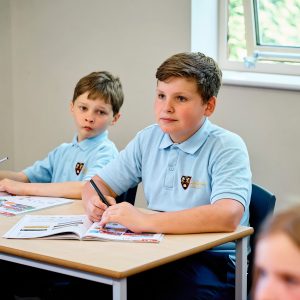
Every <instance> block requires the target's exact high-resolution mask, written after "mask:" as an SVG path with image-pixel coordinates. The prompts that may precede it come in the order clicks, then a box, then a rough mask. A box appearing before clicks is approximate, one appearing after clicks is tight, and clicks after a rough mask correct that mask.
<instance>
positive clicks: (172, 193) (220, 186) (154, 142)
mask: <svg viewBox="0 0 300 300" xmlns="http://www.w3.org/2000/svg"><path fill="white" fill-rule="evenodd" d="M97 174H98V175H99V176H100V177H101V178H102V179H103V180H104V181H105V182H106V183H107V184H108V185H109V186H110V187H111V188H112V189H113V190H114V191H115V192H116V193H117V194H121V193H123V192H125V191H127V190H128V188H130V187H132V186H135V185H136V184H138V183H139V182H141V181H142V182H143V189H144V193H145V198H146V201H147V204H148V208H149V209H153V210H158V211H177V210H182V209H187V208H191V207H196V206H199V205H205V204H210V203H214V202H215V201H217V200H219V199H222V198H230V199H235V200H236V201H239V202H240V203H241V204H242V205H243V206H244V208H245V212H244V215H243V218H242V220H241V224H242V225H248V224H249V209H248V208H249V201H250V195H251V170H250V162H249V156H248V152H247V148H246V145H245V143H244V142H243V140H242V139H241V138H240V137H239V136H238V135H236V134H234V133H232V132H230V131H228V130H225V129H223V128H221V127H219V126H216V125H214V124H212V123H211V122H210V121H209V120H208V119H206V120H205V122H204V123H203V125H202V127H201V128H200V129H199V130H198V131H197V132H196V133H195V134H194V135H193V136H192V137H190V138H189V139H188V140H186V141H184V142H183V143H180V144H176V143H173V142H172V140H171V139H170V137H169V135H168V134H165V133H164V132H163V131H162V130H161V129H160V127H159V126H158V125H151V126H149V127H147V128H145V129H143V130H142V131H140V132H139V133H138V134H137V135H136V137H135V138H134V139H133V140H132V141H131V142H130V143H129V144H128V145H127V147H126V148H125V149H124V150H123V151H121V152H120V155H119V156H118V157H117V158H116V159H115V160H113V161H112V162H111V163H109V164H108V165H106V166H105V167H104V168H103V169H101V170H99V171H98V172H97Z"/></svg>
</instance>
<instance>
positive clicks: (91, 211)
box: [82, 182, 116, 222]
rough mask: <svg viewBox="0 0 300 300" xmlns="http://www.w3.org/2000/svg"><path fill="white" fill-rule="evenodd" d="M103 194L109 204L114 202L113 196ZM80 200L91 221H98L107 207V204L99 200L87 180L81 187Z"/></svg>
mask: <svg viewBox="0 0 300 300" xmlns="http://www.w3.org/2000/svg"><path fill="white" fill-rule="evenodd" d="M104 196H105V198H106V200H107V201H108V202H109V203H110V204H111V205H114V204H115V203H116V200H115V199H114V198H113V197H110V196H106V195H104ZM82 200H83V205H84V209H85V213H86V214H87V216H88V218H89V219H90V220H91V221H92V222H99V221H100V219H101V217H102V214H103V213H104V211H105V210H106V209H107V206H106V204H104V203H103V202H102V201H101V199H100V198H99V196H98V195H97V193H96V191H95V190H94V189H93V188H92V186H91V184H90V183H89V182H87V183H86V184H85V186H84V188H83V192H82Z"/></svg>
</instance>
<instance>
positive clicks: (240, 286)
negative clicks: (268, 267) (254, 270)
mask: <svg viewBox="0 0 300 300" xmlns="http://www.w3.org/2000/svg"><path fill="white" fill-rule="evenodd" d="M235 268H236V269H235V299H236V300H246V299H247V237H244V238H241V239H239V240H237V242H236V266H235Z"/></svg>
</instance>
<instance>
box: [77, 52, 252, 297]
mask: <svg viewBox="0 0 300 300" xmlns="http://www.w3.org/2000/svg"><path fill="white" fill-rule="evenodd" d="M156 78H157V89H156V98H155V104H154V110H155V116H156V121H157V124H155V125H152V126H149V127H147V128H145V129H144V130H142V131H140V132H139V133H138V134H137V135H136V137H135V138H134V139H133V140H132V141H131V142H130V143H129V144H128V146H127V147H126V148H125V149H124V150H123V151H121V152H120V155H119V156H118V157H117V158H116V159H115V160H114V161H112V162H111V163H109V164H107V165H106V166H105V167H104V168H102V169H101V170H99V171H98V172H97V176H94V177H93V180H94V182H95V184H96V185H97V186H98V188H99V189H100V190H101V191H102V193H103V194H104V195H105V197H106V199H107V200H108V201H109V202H110V204H112V205H110V206H109V207H107V205H105V204H104V203H103V202H102V201H101V200H100V199H99V196H98V195H97V193H96V192H95V189H94V188H93V187H92V186H91V184H90V183H86V184H85V186H84V188H83V194H82V198H83V203H84V206H85V210H86V213H87V215H88V216H89V218H90V219H91V220H92V221H99V220H101V221H100V224H101V225H102V226H104V225H105V224H107V223H108V222H117V223H120V224H122V225H124V226H126V227H128V228H129V229H130V230H132V231H134V232H162V233H169V234H185V233H201V232H229V231H233V230H235V229H236V227H237V226H238V225H239V224H242V225H248V218H249V211H248V206H249V201H250V195H251V171H250V163H249V157H248V152H247V148H246V145H245V143H244V142H243V140H242V139H241V138H240V137H239V136H238V135H236V134H234V133H232V132H230V131H227V130H225V129H223V128H221V127H218V126H216V125H214V124H213V123H211V122H210V120H209V119H208V118H209V117H210V116H211V115H212V114H213V112H214V110H215V107H216V101H217V94H218V91H219V89H220V86H221V80H222V72H221V70H220V69H219V67H218V65H217V64H216V63H215V61H214V60H213V59H211V58H210V57H207V56H205V55H204V54H202V53H179V54H176V55H173V56H171V57H170V58H168V59H167V60H166V61H165V62H163V63H162V64H161V65H160V66H159V68H158V69H157V72H156ZM141 181H142V182H143V188H144V193H145V198H146V201H147V204H148V208H149V209H152V210H156V211H158V212H157V213H155V214H146V213H143V212H141V211H140V210H138V209H137V208H135V207H134V206H132V205H131V204H129V203H120V204H115V201H114V199H113V198H115V197H116V195H119V194H121V193H123V192H125V191H126V190H128V188H130V187H133V186H135V185H137V184H138V183H139V182H141ZM227 250H231V254H233V255H231V256H230V255H229V252H228V251H227ZM232 260H234V250H232V248H230V247H229V246H228V249H213V250H211V251H206V252H203V253H200V254H197V255H194V256H192V257H189V258H187V259H183V260H180V261H178V262H176V263H173V264H170V265H167V266H163V267H160V268H158V269H153V270H152V271H150V272H146V273H145V274H141V275H139V276H133V277H131V278H129V299H136V298H137V299H138V297H139V296H140V295H143V297H144V296H145V297H146V298H147V297H149V299H172V300H173V299H214V300H216V299H234V272H235V267H234V263H233V261H232ZM149 282H154V283H155V284H154V285H151V288H149V285H148V283H149ZM132 283H133V284H132ZM147 286H148V288H147ZM145 291H147V293H145ZM141 293H142V294H141ZM145 294H146V295H145ZM135 297H136V298H135ZM147 299H148V298H147Z"/></svg>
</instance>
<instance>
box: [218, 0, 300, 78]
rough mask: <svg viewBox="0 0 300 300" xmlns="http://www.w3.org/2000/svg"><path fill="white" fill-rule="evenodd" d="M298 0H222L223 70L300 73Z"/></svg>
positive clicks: (221, 59) (220, 52)
mask: <svg viewBox="0 0 300 300" xmlns="http://www.w3.org/2000/svg"><path fill="white" fill-rule="evenodd" d="M299 20H300V1H299V0H244V1H243V0H221V1H220V2H219V22H220V26H219V29H220V30H219V51H218V54H219V55H218V57H219V63H220V65H221V67H222V68H223V69H226V70H236V71H244V72H245V71H246V72H263V73H273V74H274V73H277V74H287V75H299V74H300V22H299Z"/></svg>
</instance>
